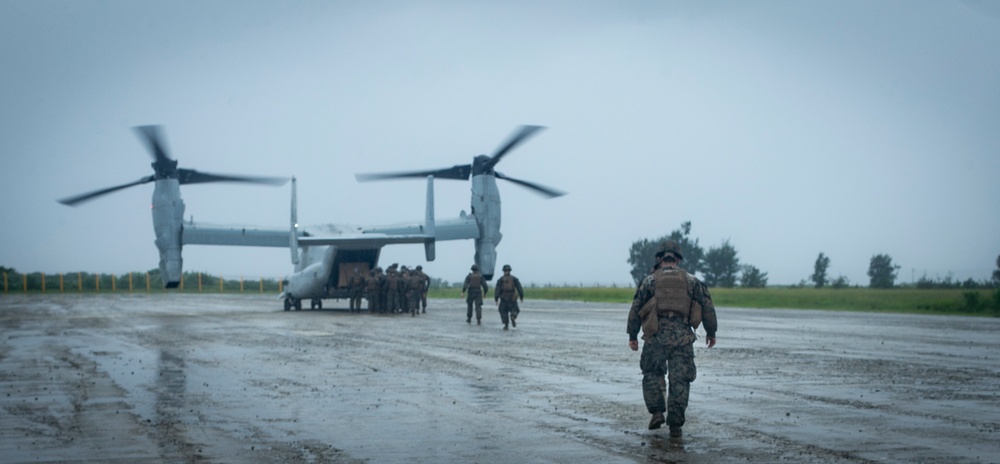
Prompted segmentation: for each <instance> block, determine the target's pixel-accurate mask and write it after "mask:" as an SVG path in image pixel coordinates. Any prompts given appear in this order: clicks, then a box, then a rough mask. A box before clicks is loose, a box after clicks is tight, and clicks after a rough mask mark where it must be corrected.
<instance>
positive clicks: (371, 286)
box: [365, 276, 378, 290]
mask: <svg viewBox="0 0 1000 464" xmlns="http://www.w3.org/2000/svg"><path fill="white" fill-rule="evenodd" d="M365 284H366V285H367V286H368V290H376V289H378V278H377V277H375V276H371V277H369V278H368V280H367V281H366V282H365Z"/></svg>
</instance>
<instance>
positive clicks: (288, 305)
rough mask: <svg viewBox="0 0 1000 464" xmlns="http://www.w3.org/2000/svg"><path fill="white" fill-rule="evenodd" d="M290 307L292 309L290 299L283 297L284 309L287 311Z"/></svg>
mask: <svg viewBox="0 0 1000 464" xmlns="http://www.w3.org/2000/svg"><path fill="white" fill-rule="evenodd" d="M291 309H292V299H291V298H285V311H289V310H291Z"/></svg>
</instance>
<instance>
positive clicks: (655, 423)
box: [649, 412, 667, 430]
mask: <svg viewBox="0 0 1000 464" xmlns="http://www.w3.org/2000/svg"><path fill="white" fill-rule="evenodd" d="M666 421H667V420H666V419H664V418H663V413H662V412H654V413H653V417H651V418H650V419H649V430H656V429H658V428H660V427H662V426H663V423H664V422H666Z"/></svg>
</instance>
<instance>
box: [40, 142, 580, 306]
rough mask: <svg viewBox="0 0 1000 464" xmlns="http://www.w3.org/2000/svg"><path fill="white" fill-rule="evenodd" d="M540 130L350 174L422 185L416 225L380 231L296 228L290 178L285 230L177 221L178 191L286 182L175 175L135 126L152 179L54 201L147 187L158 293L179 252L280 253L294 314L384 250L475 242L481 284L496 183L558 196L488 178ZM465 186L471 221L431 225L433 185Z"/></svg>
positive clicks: (487, 271) (429, 249)
mask: <svg viewBox="0 0 1000 464" xmlns="http://www.w3.org/2000/svg"><path fill="white" fill-rule="evenodd" d="M541 129H543V128H542V127H540V126H521V127H520V128H519V129H518V130H516V131H515V132H514V133H513V134H512V135H511V136H510V138H509V139H508V140H507V141H506V142H505V143H504V144H503V145H501V146H500V147H499V148H498V149H497V150H496V151H495V152H494V153H493V155H492V156H486V155H479V156H476V157H475V158H474V159H473V161H472V164H461V165H456V166H452V167H450V168H445V169H437V170H429V171H409V172H393V173H380V174H358V175H356V178H357V180H359V181H371V180H384V179H399V178H414V177H415V178H426V179H427V208H426V212H425V215H424V221H423V222H422V223H420V222H414V223H403V224H396V225H388V226H371V227H357V228H344V227H341V226H336V225H332V224H328V225H321V226H315V227H312V228H308V229H307V228H302V227H299V224H298V219H297V207H296V193H295V179H294V178H292V179H291V180H292V203H291V224H290V227H289V228H288V229H284V228H262V227H233V226H214V225H208V224H203V223H195V222H194V221H193V220H189V221H184V201H183V200H181V194H180V185H181V184H195V183H207V182H247V183H258V184H268V185H284V184H285V183H287V182H288V180H289V179H288V178H279V177H251V176H235V175H226V174H210V173H204V172H199V171H195V170H193V169H185V168H178V167H177V161H176V160H174V159H172V158H171V157H170V156H169V155H168V153H167V149H166V146H165V144H164V143H163V136H162V133H161V129H160V127H159V126H138V127H136V128H135V131H136V133H137V134H138V135H139V137H140V139H142V140H143V141H144V142H145V144H146V147H147V148H148V149H149V152H150V155H151V156H152V157H153V163H152V167H153V171H154V174H153V175H150V176H146V177H142V178H140V179H139V180H137V181H134V182H130V183H127V184H122V185H118V186H115V187H109V188H105V189H101V190H96V191H93V192H88V193H84V194H81V195H76V196H72V197H68V198H64V199H62V200H59V202H60V203H63V204H66V205H69V206H76V205H78V204H80V203H83V202H85V201H89V200H92V199H94V198H97V197H99V196H102V195H106V194H108V193H112V192H115V191H118V190H122V189H125V188H128V187H132V186H136V185H141V184H145V183H149V182H155V184H154V189H153V205H152V212H153V231H154V233H155V234H156V240H155V241H154V243H155V244H156V248H157V249H159V251H160V274H161V276H162V278H163V285H164V287H166V288H176V287H177V286H178V285H179V283H180V281H181V277H182V272H183V271H182V268H183V260H182V258H181V250H182V248H183V247H184V245H233V246H259V247H288V248H289V249H290V251H291V258H292V263H293V264H295V272H294V273H293V274H292V275H291V276H290V277H288V279H287V280H285V281H284V282H283V283H284V292H282V294H281V295H280V296H279V299H281V300H283V301H284V309H285V311H288V310H290V309H291V308H295V309H296V310H301V309H302V301H303V300H310V307H311V308H312V309H317V308H322V307H323V299H324V298H346V297H347V296H348V288H347V282H348V278H349V277H350V275H351V273H352V272H354V270H355V269H357V270H358V271H359V272H362V273H365V274H367V273H368V271H369V270H370V269H372V268H374V267H375V266H376V265H377V264H378V258H379V254H380V252H381V250H382V247H383V246H385V245H393V244H404V243H422V244H423V245H424V252H425V256H426V259H427V261H433V260H434V257H435V248H434V244H435V242H437V241H439V240H464V239H471V240H474V241H475V249H476V252H475V257H474V262H475V263H476V264H477V265H479V268H480V270H481V272H482V273H483V276H484V277H486V279H487V280H490V279H492V278H493V272H494V268H495V267H496V247H497V244H498V243H500V239H501V238H502V235H501V234H500V193H499V190H498V189H497V185H496V179H503V180H507V181H510V182H513V183H515V184H518V185H520V186H523V187H526V188H529V189H531V190H533V191H535V192H537V193H539V194H541V195H543V196H546V197H549V198H554V197H558V196H560V195H563V194H564V192H561V191H558V190H555V189H552V188H549V187H545V186H542V185H539V184H535V183H532V182H527V181H524V180H519V179H515V178H512V177H509V176H507V175H504V174H501V173H500V172H497V171H495V170H494V167H496V165H497V163H499V162H500V160H501V159H503V157H504V156H505V155H507V154H508V153H509V152H510V151H511V150H512V149H514V148H515V147H516V146H518V145H519V144H521V143H522V142H524V141H525V140H527V139H528V138H529V137H531V136H532V135H534V134H535V133H537V132H538V131H539V130H541ZM470 177H471V178H472V204H471V208H472V211H471V214H466V213H465V211H462V212H461V214H460V215H459V216H458V217H456V218H450V219H444V220H435V218H434V179H435V178H438V179H455V180H469V178H470Z"/></svg>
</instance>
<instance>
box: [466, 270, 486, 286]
mask: <svg viewBox="0 0 1000 464" xmlns="http://www.w3.org/2000/svg"><path fill="white" fill-rule="evenodd" d="M482 286H483V276H482V275H481V274H478V273H475V272H474V273H472V274H469V288H470V289H472V288H480V287H482Z"/></svg>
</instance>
